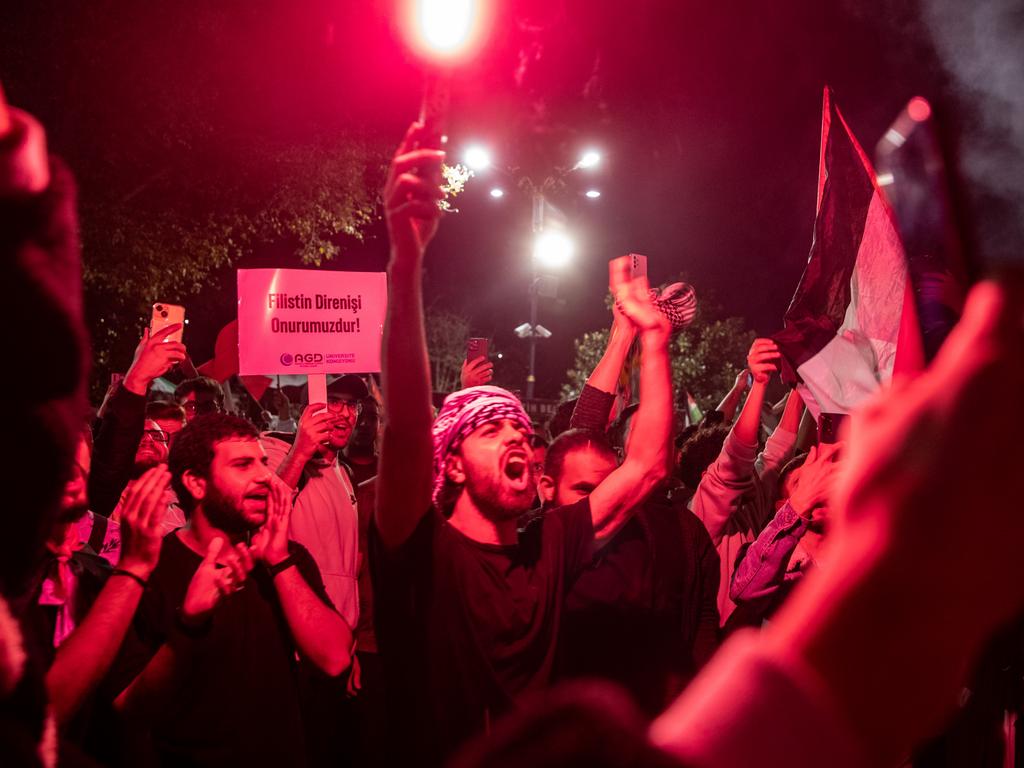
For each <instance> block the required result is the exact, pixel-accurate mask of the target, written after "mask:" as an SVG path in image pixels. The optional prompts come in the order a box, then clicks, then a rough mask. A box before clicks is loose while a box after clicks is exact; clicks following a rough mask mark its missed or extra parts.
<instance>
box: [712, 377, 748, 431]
mask: <svg viewBox="0 0 1024 768" xmlns="http://www.w3.org/2000/svg"><path fill="white" fill-rule="evenodd" d="M748 376H750V371H748V370H747V369H746V368H744V369H743V370H742V371H740V372H739V373H738V374H736V381H735V382H734V383H733V385H732V389H730V390H729V392H728V394H726V396H725V397H724V398H722V402H720V403H719V404H718V407H717V408H716V409H715V410H716V411H720V412H721V413H722V415H723V416H724V417H725V423H726V424H729V423H731V422H732V420H733V418H734V417H735V416H736V409H737V408H738V407H739V405H740V398H742V397H743V393H744V392H746V391H747V377H748Z"/></svg>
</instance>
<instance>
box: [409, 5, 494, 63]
mask: <svg viewBox="0 0 1024 768" xmlns="http://www.w3.org/2000/svg"><path fill="white" fill-rule="evenodd" d="M480 5H481V3H480V2H478V0H411V11H412V13H411V16H412V18H411V31H412V35H411V36H410V42H411V43H412V45H413V47H414V48H416V50H417V51H419V52H420V53H421V54H422V55H424V56H429V57H431V58H435V59H442V60H446V61H450V60H453V59H456V58H459V57H464V56H466V55H468V54H469V53H470V52H471V50H472V49H474V48H475V47H476V45H477V44H478V43H479V42H480V37H481V34H480V32H481V29H482V27H483V24H482V18H481V15H482V14H481V8H480Z"/></svg>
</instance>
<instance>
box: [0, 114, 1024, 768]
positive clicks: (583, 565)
mask: <svg viewBox="0 0 1024 768" xmlns="http://www.w3.org/2000/svg"><path fill="white" fill-rule="evenodd" d="M443 160H444V153H443V151H441V150H439V149H436V148H435V147H433V146H431V143H430V135H429V132H428V131H426V130H425V129H424V127H423V126H422V125H420V124H414V125H413V126H412V127H411V128H410V129H409V132H408V133H407V135H406V136H405V138H404V140H403V142H402V145H401V146H400V147H399V149H398V151H397V153H396V155H395V157H394V158H393V160H392V162H391V166H390V169H389V174H388V177H387V182H386V186H385V190H384V205H385V216H386V221H387V227H388V234H389V240H390V260H389V263H388V278H389V279H388V290H389V297H388V309H387V318H386V325H385V328H384V334H383V340H382V345H383V346H382V361H383V371H382V374H381V377H380V380H379V383H378V380H377V379H376V378H375V377H374V376H357V375H351V374H349V375H344V376H341V377H339V378H337V379H335V380H334V381H332V382H331V383H330V384H329V386H328V389H327V397H326V402H312V403H306V404H304V405H303V406H301V407H300V408H299V410H298V411H294V412H293V410H292V409H291V408H290V407H289V403H288V401H287V399H286V398H285V399H284V400H283V401H282V400H281V395H280V394H278V395H277V398H278V399H277V401H276V402H275V403H274V406H275V407H274V409H273V410H275V411H276V413H274V414H273V415H271V414H266V413H263V412H262V411H261V410H260V409H256V411H254V410H253V409H252V408H240V407H235V408H232V407H231V405H232V404H231V401H230V399H226V398H225V392H224V390H223V388H222V385H221V384H220V383H219V382H217V381H214V380H212V379H208V378H203V377H199V378H190V379H187V380H184V381H182V382H181V383H180V384H178V386H177V388H176V389H175V390H174V392H173V394H172V395H171V396H169V397H166V396H161V395H159V394H158V393H156V392H155V391H154V386H153V385H154V382H155V381H156V380H157V379H158V378H160V377H162V376H164V375H165V374H168V372H170V371H172V369H175V368H176V367H177V366H179V365H180V364H181V363H182V362H183V361H184V360H185V359H186V357H187V350H186V347H185V345H184V344H183V343H182V342H179V341H174V340H172V336H173V334H174V333H175V331H177V330H180V327H179V326H174V325H172V326H168V327H167V328H164V329H161V330H159V331H156V332H153V333H152V334H151V333H150V331H149V330H148V329H147V330H146V331H145V332H144V333H143V335H142V338H141V340H140V342H139V345H138V347H137V349H136V351H135V355H134V359H133V360H132V361H130V364H129V365H128V368H127V372H126V373H125V375H124V377H123V378H122V379H120V380H119V381H117V382H116V383H115V384H113V385H112V386H111V388H110V390H109V391H108V392H107V395H106V397H105V399H104V401H103V403H102V404H100V405H99V407H98V408H96V409H95V410H92V409H90V408H89V407H88V404H87V402H86V397H85V391H86V387H85V384H86V380H87V376H88V369H89V364H88V355H89V353H88V343H87V334H86V332H85V329H84V326H83V322H82V306H81V304H82V298H81V289H80V282H79V270H80V266H79V255H78V246H77V242H76V224H75V209H74V194H73V184H72V182H71V178H70V176H69V174H68V172H67V171H66V170H65V169H64V168H63V167H62V166H61V165H60V163H59V161H58V160H56V159H55V158H51V157H49V156H48V154H47V151H46V146H45V134H44V131H43V129H42V127H41V126H40V125H39V124H38V123H37V122H36V121H35V120H33V119H32V117H31V116H30V115H27V114H25V113H23V112H20V111H18V110H16V109H14V108H12V107H8V106H7V105H6V104H5V103H4V101H3V99H2V97H0V259H2V262H3V267H2V269H3V275H4V276H5V280H4V284H5V286H7V289H8V293H9V296H10V301H5V302H4V303H3V313H4V315H3V320H4V322H3V323H2V326H3V327H4V329H5V330H4V334H5V339H6V341H7V344H8V347H9V348H11V349H13V355H14V356H15V357H16V358H17V359H18V360H19V361H21V367H22V369H24V370H28V371H31V372H32V377H31V383H30V384H26V383H24V382H20V383H18V384H14V383H13V381H12V380H8V381H6V382H5V383H4V385H3V386H4V387H7V388H8V389H9V391H8V392H7V393H6V394H7V395H8V398H9V402H17V403H18V407H17V408H15V409H12V412H11V414H10V419H11V420H12V430H13V431H12V435H17V436H18V440H19V442H18V447H17V450H15V451H14V452H13V454H12V455H11V457H10V459H9V461H8V462H6V464H5V466H6V469H5V472H6V473H7V480H8V482H7V483H6V485H7V487H9V488H11V489H12V493H13V499H12V502H11V504H10V506H9V508H8V511H7V515H6V516H5V522H6V524H7V528H8V535H9V541H11V542H12V543H14V542H16V543H15V544H14V546H12V547H9V548H8V555H7V556H6V557H5V558H3V559H2V560H0V596H2V599H0V755H3V762H4V764H9V765H47V766H50V765H57V764H67V765H305V764H313V765H356V766H362V765H365V766H373V765H440V764H447V763H452V764H456V765H460V766H506V765H507V766H512V765H524V764H534V765H538V766H556V765H565V766H567V765H596V766H627V765H629V766H637V765H651V766H686V765H689V766H695V767H700V766H709V767H711V766H715V767H717V766H746V765H754V764H757V765H783V764H785V765H787V766H824V765H828V766H851V767H852V766H868V765H902V764H912V765H917V766H933V765H934V766H953V765H965V766H966V765H972V766H989V765H991V766H997V765H999V766H1002V765H1013V764H1017V765H1024V760H1022V759H1021V757H1022V755H1021V753H1022V752H1024V747H1022V746H1021V744H1022V742H1018V741H1015V736H1016V732H1017V721H1016V716H1017V714H1019V713H1020V709H1021V693H1022V685H1021V683H1022V680H1024V677H1022V675H1024V664H1022V659H1024V631H1022V622H1021V621H1020V619H1019V613H1020V611H1021V609H1022V608H1024V572H1022V571H1021V565H1020V563H1021V562H1024V561H1022V559H1021V558H1020V557H1019V555H1018V549H1019V546H1020V543H1021V542H1024V515H1021V510H1020V503H1019V500H1018V498H1017V496H1016V493H1015V488H1014V486H1013V485H1012V483H1010V482H1009V480H1010V479H1011V478H1012V473H1013V472H1014V471H1016V469H1017V467H1018V466H1019V465H1020V464H1021V463H1022V460H1024V455H1022V448H1021V445H1022V443H1021V441H1020V439H1019V433H1020V431H1021V428H1022V427H1024V410H1022V406H1021V402H1022V398H1021V397H1020V393H1021V392H1024V290H1022V287H1021V284H1020V283H1019V282H1015V281H1014V279H1012V278H1008V279H1006V280H1004V281H1002V282H1000V283H995V282H986V283H983V284H980V285H979V286H977V287H976V288H975V290H974V291H973V293H972V294H971V297H970V300H969V302H968V304H967V307H966V309H965V312H964V316H963V319H962V320H961V322H960V324H959V325H958V326H957V327H956V328H955V329H954V331H953V333H952V334H951V336H950V337H949V339H948V340H947V342H946V344H945V346H944V348H943V349H942V351H941V353H940V355H939V357H938V359H937V360H936V361H935V362H934V364H933V365H932V367H931V368H930V369H929V370H928V371H927V372H925V373H924V374H922V375H920V376H919V377H917V378H915V379H913V380H907V381H902V382H898V383H897V384H895V385H894V386H892V387H888V388H886V390H885V391H884V392H882V393H880V395H879V396H878V397H877V399H875V400H873V401H871V402H870V403H869V404H867V405H866V406H865V407H864V408H863V409H862V410H861V411H859V412H858V413H856V414H854V416H853V418H852V419H851V420H850V421H849V423H847V424H845V425H844V427H843V430H842V431H841V432H840V434H839V437H838V439H836V436H835V435H833V434H831V433H829V434H827V435H826V434H824V433H815V431H814V430H813V429H810V430H809V429H807V428H806V424H807V421H808V416H807V414H806V409H805V404H804V403H803V401H802V400H801V397H800V395H799V394H798V393H797V391H796V390H793V391H790V392H789V393H788V394H787V395H786V396H785V397H784V399H783V400H782V401H780V402H779V403H778V404H777V405H776V406H775V407H774V408H772V407H770V406H769V405H768V404H767V402H766V400H767V396H768V392H769V385H770V384H772V383H773V382H772V379H773V377H774V376H776V375H777V373H778V371H779V370H780V360H781V354H780V352H779V350H778V348H777V347H776V346H775V344H774V343H773V342H772V341H771V340H770V339H757V340H756V341H755V342H754V343H753V345H752V347H751V349H750V352H749V354H748V357H747V359H746V361H744V371H743V373H742V374H741V375H740V376H739V377H737V379H736V384H735V386H734V388H733V389H732V390H731V391H730V392H729V393H727V394H726V395H725V396H724V398H723V400H722V403H721V405H720V406H719V407H718V408H717V409H715V410H714V411H712V412H711V413H708V414H705V415H704V417H703V418H702V419H701V420H700V421H699V422H698V423H688V422H689V420H688V418H687V417H686V415H685V414H683V413H678V412H677V410H676V406H675V405H674V403H675V402H676V398H675V397H674V393H673V387H672V383H671V375H670V362H671V361H670V344H669V342H670V340H671V336H672V325H671V322H670V320H669V318H668V317H666V316H665V314H664V313H663V312H662V311H660V310H659V307H658V306H657V304H656V303H655V302H654V300H653V299H652V294H651V291H650V290H649V286H648V285H647V282H646V278H644V277H634V276H633V275H632V273H631V272H630V270H629V266H628V260H627V259H625V258H623V259H617V260H614V261H612V262H611V264H610V267H609V288H610V290H611V293H612V296H613V298H614V307H613V310H612V315H613V317H612V326H611V332H610V334H609V337H608V343H607V347H606V349H605V351H604V354H603V356H602V357H601V359H600V361H599V363H598V364H597V366H596V367H595V368H594V370H593V372H592V373H591V375H590V377H589V378H588V380H587V382H586V385H585V386H584V387H583V390H582V393H581V394H580V396H579V398H578V400H576V401H575V402H574V403H572V404H571V405H570V406H569V407H567V408H566V409H564V410H563V412H562V413H561V414H559V415H558V416H557V417H556V418H555V419H553V420H552V421H551V423H549V424H536V423H534V422H533V420H531V418H530V417H529V415H528V414H527V412H526V410H525V408H524V405H523V403H522V402H520V400H519V399H518V398H517V397H516V395H514V394H512V393H511V392H509V391H506V390H504V389H502V388H499V387H496V386H493V385H492V384H491V383H490V381H491V377H492V374H493V370H492V366H491V365H490V364H489V363H488V362H487V361H486V360H483V361H480V360H476V361H467V363H466V365H465V366H464V368H463V382H462V383H463V388H462V389H460V390H459V391H457V392H454V393H451V394H449V395H448V396H447V397H446V398H445V399H444V401H443V404H442V405H441V407H440V408H439V409H436V410H435V408H434V405H433V400H432V396H433V390H432V385H431V379H430V366H429V362H428V356H427V347H426V341H425V338H426V329H425V325H424V324H425V319H424V312H423V292H422V272H423V265H424V258H425V256H426V252H427V250H428V246H429V244H430V241H431V239H432V237H433V236H434V234H435V233H436V231H437V229H438V227H439V226H440V225H441V223H442V212H441V209H440V208H439V206H438V205H437V202H438V200H439V199H440V198H441V197H442V196H443V192H442V191H441V165H442V162H443ZM600 299H601V297H595V300H597V301H599V300H600ZM26 317H32V318H33V323H32V325H31V327H29V328H25V323H24V318H26ZM631 350H638V355H639V357H638V359H639V365H638V369H639V370H638V388H637V393H638V397H637V401H638V402H637V404H636V405H635V407H634V406H630V407H628V408H622V407H621V406H622V403H621V402H619V400H618V398H619V395H620V394H621V391H620V382H621V380H622V372H623V367H624V365H626V362H627V358H628V357H629V356H630V354H631ZM126 362H128V361H126ZM7 378H8V379H12V377H7ZM775 386H779V385H778V384H775ZM979 404H982V405H981V406H980V407H979ZM232 411H234V412H232ZM257 411H258V412H257ZM766 413H772V414H774V415H773V417H772V418H771V419H770V420H768V421H770V423H771V426H772V429H771V430H770V433H769V430H768V429H767V422H766V418H765V414H766ZM563 416H567V418H563ZM295 417H297V418H295ZM802 425H803V428H802ZM766 435H767V437H766V438H765V436H766ZM1015 617H1016V618H1015ZM1014 758H1016V760H1017V761H1018V762H1017V763H1013V762H1008V761H1012V760H1013V759H1014Z"/></svg>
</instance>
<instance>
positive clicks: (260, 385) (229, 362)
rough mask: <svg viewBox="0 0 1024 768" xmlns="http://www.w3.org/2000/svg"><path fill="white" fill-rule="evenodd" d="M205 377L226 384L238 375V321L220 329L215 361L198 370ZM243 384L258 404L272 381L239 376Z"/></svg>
mask: <svg viewBox="0 0 1024 768" xmlns="http://www.w3.org/2000/svg"><path fill="white" fill-rule="evenodd" d="M197 370H198V371H199V373H201V374H202V375H203V376H209V377H210V378H211V379H216V380H217V381H219V382H222V383H223V382H225V381H227V380H228V379H230V378H231V377H232V376H236V375H238V319H237V318H236V319H234V320H232V321H231V322H230V323H228V324H227V325H225V326H224V327H223V328H221V329H220V332H219V333H218V334H217V341H215V342H214V345H213V359H212V360H209V361H207V362H205V363H203V364H202V365H200V366H199V368H198V369H197ZM239 378H240V379H241V380H242V384H243V385H244V386H245V388H246V389H247V390H248V391H249V394H250V395H252V398H253V400H255V401H256V402H257V403H258V402H259V401H260V398H261V397H263V393H264V392H266V391H267V388H268V387H269V386H270V384H271V382H272V379H271V378H270V377H269V376H239Z"/></svg>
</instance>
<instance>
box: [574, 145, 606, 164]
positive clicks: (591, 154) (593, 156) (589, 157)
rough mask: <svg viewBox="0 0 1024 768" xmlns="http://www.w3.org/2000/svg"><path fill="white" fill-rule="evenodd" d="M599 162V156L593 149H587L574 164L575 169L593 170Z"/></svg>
mask: <svg viewBox="0 0 1024 768" xmlns="http://www.w3.org/2000/svg"><path fill="white" fill-rule="evenodd" d="M600 162H601V155H600V153H599V152H597V151H596V150H593V149H588V150H587V151H586V152H584V153H583V154H582V155H581V156H580V159H579V161H578V162H577V163H576V168H594V167H596V166H597V165H598V163H600Z"/></svg>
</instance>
